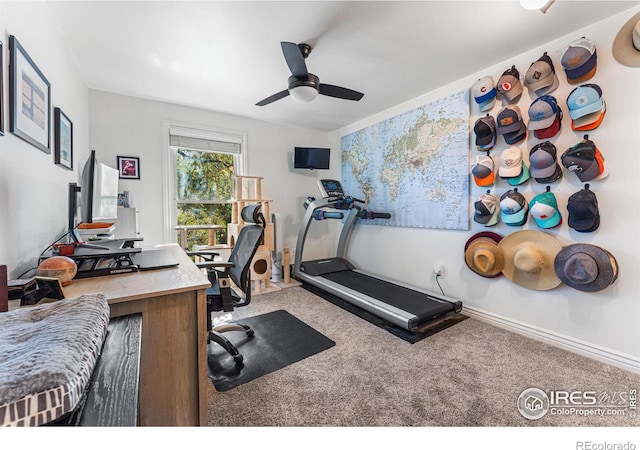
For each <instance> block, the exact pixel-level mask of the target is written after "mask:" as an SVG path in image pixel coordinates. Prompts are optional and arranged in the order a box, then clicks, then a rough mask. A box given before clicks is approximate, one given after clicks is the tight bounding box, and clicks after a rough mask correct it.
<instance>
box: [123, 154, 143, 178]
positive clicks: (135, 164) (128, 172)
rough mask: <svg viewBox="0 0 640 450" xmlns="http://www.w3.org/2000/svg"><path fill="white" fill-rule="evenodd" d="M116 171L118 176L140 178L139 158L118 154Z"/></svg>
mask: <svg viewBox="0 0 640 450" xmlns="http://www.w3.org/2000/svg"><path fill="white" fill-rule="evenodd" d="M118 172H120V178H127V179H131V180H139V179H140V158H137V157H135V156H118Z"/></svg>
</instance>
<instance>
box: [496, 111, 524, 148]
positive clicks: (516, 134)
mask: <svg viewBox="0 0 640 450" xmlns="http://www.w3.org/2000/svg"><path fill="white" fill-rule="evenodd" d="M496 123H497V131H498V134H501V135H503V137H504V140H505V142H506V143H507V144H511V145H513V144H516V143H518V142H520V141H522V140H523V139H524V138H526V136H527V126H526V125H525V123H524V121H523V120H522V113H521V112H520V108H519V107H518V105H507V106H505V107H504V108H502V109H501V110H500V112H499V113H498V116H497V118H496Z"/></svg>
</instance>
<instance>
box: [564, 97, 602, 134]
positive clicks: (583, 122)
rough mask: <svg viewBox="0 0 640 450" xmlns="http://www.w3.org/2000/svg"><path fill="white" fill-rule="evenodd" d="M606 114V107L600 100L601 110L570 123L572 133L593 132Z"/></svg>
mask: <svg viewBox="0 0 640 450" xmlns="http://www.w3.org/2000/svg"><path fill="white" fill-rule="evenodd" d="M606 112H607V105H606V103H605V101H604V100H602V109H600V111H596V112H593V113H591V114H587V115H585V116H582V117H580V118H578V119H575V120H572V121H571V129H572V130H574V131H590V130H595V129H596V128H598V127H599V126H600V124H601V123H602V120H603V119H604V115H605V113H606Z"/></svg>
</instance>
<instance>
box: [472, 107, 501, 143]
mask: <svg viewBox="0 0 640 450" xmlns="http://www.w3.org/2000/svg"><path fill="white" fill-rule="evenodd" d="M473 132H474V133H475V135H476V147H477V148H478V150H483V151H484V150H491V149H492V148H493V146H494V145H496V137H497V130H496V120H495V119H494V118H493V116H491V115H489V114H487V115H486V116H484V117H480V118H479V119H478V120H476V122H475V124H474V125H473Z"/></svg>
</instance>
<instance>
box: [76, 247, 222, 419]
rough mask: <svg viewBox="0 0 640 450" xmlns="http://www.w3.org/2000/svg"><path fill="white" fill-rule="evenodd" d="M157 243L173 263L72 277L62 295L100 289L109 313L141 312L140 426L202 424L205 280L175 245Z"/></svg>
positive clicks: (204, 407)
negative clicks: (176, 261)
mask: <svg viewBox="0 0 640 450" xmlns="http://www.w3.org/2000/svg"><path fill="white" fill-rule="evenodd" d="M161 247H162V248H168V249H171V251H172V253H173V255H174V256H175V258H176V259H177V260H178V261H179V262H180V265H179V266H178V267H174V268H169V269H158V270H150V271H144V272H135V273H127V274H120V275H109V276H103V277H94V278H83V279H79V280H73V281H72V282H71V284H70V285H69V286H67V287H65V288H64V294H65V297H77V296H79V295H81V294H86V293H96V292H104V293H105V294H106V295H107V300H108V302H109V306H110V308H111V317H119V316H124V315H127V314H133V313H137V312H140V313H142V344H141V358H140V425H150V426H166V425H179V426H187V425H207V394H206V392H207V383H208V382H209V381H208V376H207V321H206V314H207V305H206V293H205V290H206V288H207V287H208V286H210V283H209V280H208V279H207V277H206V275H205V274H204V273H202V272H201V271H200V270H199V269H198V268H197V267H196V266H195V264H193V262H192V261H191V260H190V259H189V257H188V256H187V255H186V253H185V252H184V251H183V250H182V249H181V248H180V247H179V246H178V245H177V244H169V245H166V246H161ZM154 248H155V247H154Z"/></svg>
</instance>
